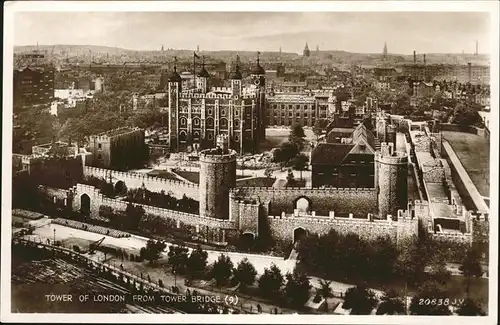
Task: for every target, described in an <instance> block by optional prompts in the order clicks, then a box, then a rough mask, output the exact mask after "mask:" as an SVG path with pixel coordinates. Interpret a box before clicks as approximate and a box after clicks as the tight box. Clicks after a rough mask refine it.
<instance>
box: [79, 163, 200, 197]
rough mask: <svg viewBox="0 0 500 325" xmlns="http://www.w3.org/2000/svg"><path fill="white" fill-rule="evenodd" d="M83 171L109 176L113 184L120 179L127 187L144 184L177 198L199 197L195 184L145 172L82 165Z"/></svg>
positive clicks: (151, 189)
mask: <svg viewBox="0 0 500 325" xmlns="http://www.w3.org/2000/svg"><path fill="white" fill-rule="evenodd" d="M83 173H84V175H85V176H93V177H98V178H104V179H106V181H109V179H110V177H111V180H112V181H113V183H114V184H116V183H117V182H118V181H122V182H124V183H125V185H126V186H127V188H139V187H141V186H143V184H144V186H146V188H147V189H148V190H150V191H153V192H161V191H162V190H163V191H165V193H171V194H172V195H173V196H175V197H176V198H178V199H180V198H182V196H183V195H184V194H185V195H186V196H187V197H190V198H192V199H194V200H198V199H199V195H198V190H199V187H198V185H197V184H192V183H185V182H181V181H175V180H170V179H165V178H161V177H154V176H149V175H146V174H140V173H127V172H119V171H114V170H110V169H103V168H97V167H89V166H85V167H84V169H83Z"/></svg>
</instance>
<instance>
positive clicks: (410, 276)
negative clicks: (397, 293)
mask: <svg viewBox="0 0 500 325" xmlns="http://www.w3.org/2000/svg"><path fill="white" fill-rule="evenodd" d="M396 270H397V272H398V274H399V275H400V276H401V277H402V278H403V279H405V280H406V281H407V282H408V283H419V282H420V280H421V279H422V278H423V276H424V275H425V273H424V270H425V263H422V256H421V252H420V249H419V247H418V244H417V241H416V240H415V239H409V240H407V241H405V242H403V243H401V246H400V248H399V254H398V258H397V261H396Z"/></svg>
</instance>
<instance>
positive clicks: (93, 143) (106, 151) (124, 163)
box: [89, 127, 148, 170]
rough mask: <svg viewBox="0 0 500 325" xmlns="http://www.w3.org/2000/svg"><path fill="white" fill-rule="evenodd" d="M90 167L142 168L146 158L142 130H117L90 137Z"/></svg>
mask: <svg viewBox="0 0 500 325" xmlns="http://www.w3.org/2000/svg"><path fill="white" fill-rule="evenodd" d="M89 148H90V152H92V154H93V163H92V166H95V167H102V168H109V169H117V170H127V169H131V168H139V167H142V166H143V164H144V162H145V161H147V158H148V147H147V145H146V143H145V141H144V130H142V129H139V128H129V127H124V128H119V129H114V130H110V131H107V132H103V133H100V134H96V135H91V136H90V143H89Z"/></svg>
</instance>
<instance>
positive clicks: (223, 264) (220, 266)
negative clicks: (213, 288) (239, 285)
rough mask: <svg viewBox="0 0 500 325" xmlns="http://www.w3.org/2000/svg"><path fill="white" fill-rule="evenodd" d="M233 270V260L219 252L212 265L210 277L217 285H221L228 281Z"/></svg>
mask: <svg viewBox="0 0 500 325" xmlns="http://www.w3.org/2000/svg"><path fill="white" fill-rule="evenodd" d="M232 270H233V262H231V259H230V258H229V256H226V255H224V254H220V255H219V258H218V259H217V261H215V262H214V265H213V267H212V277H213V278H214V279H215V281H216V282H217V286H221V285H223V284H225V283H227V282H228V280H229V278H230V277H231V274H232Z"/></svg>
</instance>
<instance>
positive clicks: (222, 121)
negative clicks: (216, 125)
mask: <svg viewBox="0 0 500 325" xmlns="http://www.w3.org/2000/svg"><path fill="white" fill-rule="evenodd" d="M220 125H221V126H222V127H226V126H227V121H226V119H224V118H223V119H221V120H220Z"/></svg>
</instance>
